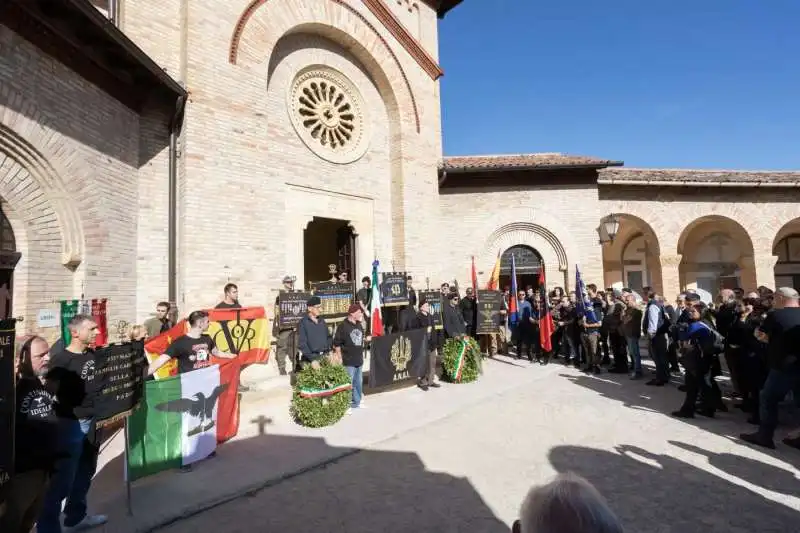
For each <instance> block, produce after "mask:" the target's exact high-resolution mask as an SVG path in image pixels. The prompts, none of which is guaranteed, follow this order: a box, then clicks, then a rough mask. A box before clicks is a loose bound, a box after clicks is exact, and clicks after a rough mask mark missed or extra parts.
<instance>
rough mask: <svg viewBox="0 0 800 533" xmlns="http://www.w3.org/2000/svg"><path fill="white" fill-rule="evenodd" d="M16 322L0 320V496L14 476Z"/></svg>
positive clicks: (13, 320)
mask: <svg viewBox="0 0 800 533" xmlns="http://www.w3.org/2000/svg"><path fill="white" fill-rule="evenodd" d="M16 325H17V321H16V320H15V319H13V318H11V319H5V320H0V495H3V496H4V492H5V489H6V488H7V487H6V485H7V484H8V482H9V481H11V477H12V476H13V475H14V410H15V409H16V393H15V391H14V386H15V383H16V379H15V376H14V340H15V337H16Z"/></svg>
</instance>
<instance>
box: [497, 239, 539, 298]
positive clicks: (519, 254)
mask: <svg viewBox="0 0 800 533" xmlns="http://www.w3.org/2000/svg"><path fill="white" fill-rule="evenodd" d="M512 256H513V257H514V266H515V268H516V271H517V289H519V290H524V289H525V288H527V287H528V286H530V287H533V288H534V289H538V288H539V271H540V270H541V269H542V256H541V255H539V252H537V251H536V250H535V249H534V248H531V247H530V246H526V245H524V244H519V245H516V246H512V247H511V248H508V249H507V250H506V251H505V252H503V254H502V255H501V256H500V287H501V289H505V288H506V287H511V257H512Z"/></svg>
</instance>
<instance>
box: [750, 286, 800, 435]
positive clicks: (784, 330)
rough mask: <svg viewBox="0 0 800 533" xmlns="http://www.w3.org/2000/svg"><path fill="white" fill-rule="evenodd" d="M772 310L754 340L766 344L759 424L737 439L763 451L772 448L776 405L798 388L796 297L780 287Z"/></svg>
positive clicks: (799, 313) (799, 316) (799, 315)
mask: <svg viewBox="0 0 800 533" xmlns="http://www.w3.org/2000/svg"><path fill="white" fill-rule="evenodd" d="M774 306H775V310H774V311H773V312H771V313H770V314H768V315H767V317H766V318H765V319H764V322H763V323H762V324H761V326H760V327H759V328H758V329H757V330H756V337H758V338H759V340H761V341H762V342H766V343H767V352H768V354H769V355H768V358H769V367H770V370H769V375H768V376H767V381H766V382H765V383H764V386H763V387H762V389H761V397H760V399H761V401H760V403H759V411H760V419H761V420H760V424H759V427H758V431H757V432H756V433H742V434H741V435H740V436H739V437H740V438H741V439H742V440H743V441H745V442H749V443H750V444H756V445H758V446H764V447H766V448H775V443H774V442H773V440H772V439H773V437H774V435H775V428H776V427H777V425H778V404H779V403H780V402H782V401H783V400H784V399H785V398H786V395H787V394H789V392H790V391H793V390H798V387H799V386H800V295H798V293H797V291H796V290H794V289H792V288H789V287H781V288H780V289H778V290H777V291H776V292H775V301H774ZM785 441H786V439H785V440H784V442H785Z"/></svg>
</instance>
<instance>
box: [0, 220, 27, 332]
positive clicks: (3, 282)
mask: <svg viewBox="0 0 800 533" xmlns="http://www.w3.org/2000/svg"><path fill="white" fill-rule="evenodd" d="M21 257H22V254H21V253H19V252H18V251H17V240H16V239H15V238H14V230H13V229H12V228H11V223H10V222H9V221H8V218H7V217H6V214H5V213H4V212H3V207H2V205H0V318H8V317H10V316H11V313H12V309H13V304H14V301H13V296H14V268H16V266H17V263H19V260H20V258H21Z"/></svg>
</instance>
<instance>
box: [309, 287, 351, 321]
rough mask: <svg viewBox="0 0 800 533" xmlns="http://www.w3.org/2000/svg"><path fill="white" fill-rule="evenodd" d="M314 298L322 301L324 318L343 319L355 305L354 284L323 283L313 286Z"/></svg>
mask: <svg viewBox="0 0 800 533" xmlns="http://www.w3.org/2000/svg"><path fill="white" fill-rule="evenodd" d="M311 288H312V291H313V293H314V296H318V297H319V299H320V300H321V301H322V313H321V314H320V316H322V318H343V317H345V316H347V309H348V308H349V307H350V304H352V303H353V283H352V282H347V283H333V282H331V281H322V282H320V283H312V284H311Z"/></svg>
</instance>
